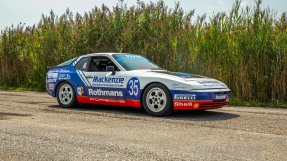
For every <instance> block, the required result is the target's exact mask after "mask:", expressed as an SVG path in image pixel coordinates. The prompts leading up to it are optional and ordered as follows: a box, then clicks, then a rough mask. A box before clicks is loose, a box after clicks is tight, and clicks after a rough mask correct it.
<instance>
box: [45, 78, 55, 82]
mask: <svg viewBox="0 0 287 161" xmlns="http://www.w3.org/2000/svg"><path fill="white" fill-rule="evenodd" d="M47 82H48V83H55V82H57V79H54V78H53V79H51V78H50V79H49V78H48V80H47Z"/></svg>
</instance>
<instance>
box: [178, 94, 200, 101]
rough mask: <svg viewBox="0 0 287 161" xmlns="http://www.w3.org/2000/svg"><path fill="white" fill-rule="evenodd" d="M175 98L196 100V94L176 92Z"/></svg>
mask: <svg viewBox="0 0 287 161" xmlns="http://www.w3.org/2000/svg"><path fill="white" fill-rule="evenodd" d="M174 99H175V100H195V99H196V95H195V94H175V95H174Z"/></svg>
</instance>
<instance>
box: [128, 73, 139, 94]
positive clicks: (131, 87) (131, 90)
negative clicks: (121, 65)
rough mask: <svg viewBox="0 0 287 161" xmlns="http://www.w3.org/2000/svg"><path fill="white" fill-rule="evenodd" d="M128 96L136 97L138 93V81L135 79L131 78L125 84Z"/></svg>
mask: <svg viewBox="0 0 287 161" xmlns="http://www.w3.org/2000/svg"><path fill="white" fill-rule="evenodd" d="M127 90H128V94H129V95H130V96H138V94H139V92H140V81H139V79H138V78H136V77H132V78H131V79H130V80H129V81H128V84H127Z"/></svg>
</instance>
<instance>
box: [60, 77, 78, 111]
mask: <svg viewBox="0 0 287 161" xmlns="http://www.w3.org/2000/svg"><path fill="white" fill-rule="evenodd" d="M57 101H58V103H59V105H60V106H61V107H64V108H75V107H78V105H79V103H78V100H77V98H76V93H75V91H74V89H73V86H72V85H71V84H70V83H68V82H62V83H61V84H60V85H59V86H58V88H57Z"/></svg>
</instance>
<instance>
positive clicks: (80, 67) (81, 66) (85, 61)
mask: <svg viewBox="0 0 287 161" xmlns="http://www.w3.org/2000/svg"><path fill="white" fill-rule="evenodd" d="M88 61H89V58H87V57H86V58H82V59H81V60H80V61H79V62H78V63H77V65H76V66H75V69H76V70H82V71H85V70H86V69H87V67H88Z"/></svg>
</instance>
